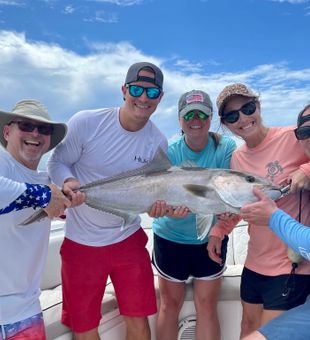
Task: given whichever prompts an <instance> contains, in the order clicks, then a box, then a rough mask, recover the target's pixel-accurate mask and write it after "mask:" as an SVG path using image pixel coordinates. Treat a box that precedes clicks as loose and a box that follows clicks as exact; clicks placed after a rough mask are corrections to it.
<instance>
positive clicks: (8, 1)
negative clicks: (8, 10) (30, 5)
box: [0, 0, 25, 7]
mask: <svg viewBox="0 0 310 340" xmlns="http://www.w3.org/2000/svg"><path fill="white" fill-rule="evenodd" d="M0 6H17V7H24V6H25V3H24V2H23V1H15V0H0Z"/></svg>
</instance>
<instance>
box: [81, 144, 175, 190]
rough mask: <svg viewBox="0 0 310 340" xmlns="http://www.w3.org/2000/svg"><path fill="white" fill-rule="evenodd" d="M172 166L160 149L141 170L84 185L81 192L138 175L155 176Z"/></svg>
mask: <svg viewBox="0 0 310 340" xmlns="http://www.w3.org/2000/svg"><path fill="white" fill-rule="evenodd" d="M171 166H172V165H171V163H170V161H169V159H168V157H167V155H166V154H165V152H164V151H163V150H162V149H161V148H158V150H157V151H156V154H155V156H154V158H153V159H152V161H151V162H150V163H148V164H146V165H144V166H142V167H141V168H138V169H134V170H129V171H126V172H122V173H120V174H118V175H116V176H112V177H109V178H105V179H100V180H98V181H94V182H92V183H89V184H86V185H83V186H82V187H81V188H80V189H79V190H80V191H83V190H84V189H88V188H91V187H93V186H95V185H97V184H104V183H111V182H114V181H117V180H120V179H123V178H130V177H133V176H137V175H140V176H145V175H149V174H153V173H156V172H159V171H165V170H168V169H169V168H171Z"/></svg>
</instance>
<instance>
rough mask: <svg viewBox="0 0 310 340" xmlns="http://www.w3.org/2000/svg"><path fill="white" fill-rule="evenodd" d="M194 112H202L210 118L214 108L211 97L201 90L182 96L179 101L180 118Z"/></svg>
mask: <svg viewBox="0 0 310 340" xmlns="http://www.w3.org/2000/svg"><path fill="white" fill-rule="evenodd" d="M192 110H200V111H202V112H204V113H205V114H206V115H208V116H210V115H211V114H212V112H213V106H212V102H211V99H210V97H209V95H208V94H207V93H205V92H203V91H201V90H192V91H189V92H186V93H184V94H182V96H181V97H180V99H179V117H183V116H184V115H186V113H187V112H189V111H192Z"/></svg>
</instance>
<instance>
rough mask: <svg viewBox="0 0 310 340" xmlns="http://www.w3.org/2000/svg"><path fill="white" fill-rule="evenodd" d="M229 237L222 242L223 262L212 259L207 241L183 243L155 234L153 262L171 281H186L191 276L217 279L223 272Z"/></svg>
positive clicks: (161, 273) (160, 272) (162, 274)
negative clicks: (220, 263) (219, 262)
mask: <svg viewBox="0 0 310 340" xmlns="http://www.w3.org/2000/svg"><path fill="white" fill-rule="evenodd" d="M227 242H228V237H227V236H225V238H224V239H223V242H222V250H221V258H222V260H223V264H222V265H219V264H218V263H216V262H214V261H212V260H211V259H210V257H209V254H208V251H207V243H203V244H183V243H176V242H172V241H169V240H166V239H164V238H162V237H160V236H158V235H156V234H154V249H153V256H152V263H153V265H154V266H155V268H156V269H157V271H158V272H159V274H160V275H161V276H163V277H164V278H166V279H167V280H171V281H181V282H184V281H186V280H187V279H188V278H189V277H194V278H204V279H210V280H211V279H215V278H217V277H219V276H221V274H222V273H223V271H224V269H225V260H226V252H227Z"/></svg>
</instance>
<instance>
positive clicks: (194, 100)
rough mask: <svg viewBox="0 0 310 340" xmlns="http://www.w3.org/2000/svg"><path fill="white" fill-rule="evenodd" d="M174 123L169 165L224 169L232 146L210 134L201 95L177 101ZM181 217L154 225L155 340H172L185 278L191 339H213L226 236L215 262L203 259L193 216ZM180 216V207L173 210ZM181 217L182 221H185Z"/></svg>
mask: <svg viewBox="0 0 310 340" xmlns="http://www.w3.org/2000/svg"><path fill="white" fill-rule="evenodd" d="M178 111H179V114H178V117H179V122H180V125H181V129H182V136H181V138H180V139H179V140H177V141H176V142H174V143H172V144H171V145H170V146H169V148H168V157H169V159H170V161H171V163H172V164H173V165H176V166H182V165H184V166H188V164H187V163H195V164H197V166H199V167H204V168H229V164H230V159H231V155H232V152H233V150H234V149H235V147H236V144H235V142H234V141H233V140H232V139H231V138H229V137H226V136H220V135H218V134H216V133H214V132H210V131H209V129H210V125H211V119H212V113H213V107H212V102H211V100H210V97H209V95H208V94H207V93H205V92H203V91H200V90H192V91H190V92H186V93H184V94H183V95H182V96H181V97H180V100H179V110H178ZM186 212H187V210H186V208H184V218H173V217H167V216H165V217H161V218H157V219H155V220H154V223H153V231H154V252H153V264H154V265H155V267H156V269H157V271H158V273H159V276H158V280H159V292H160V308H159V314H158V320H157V339H160V340H176V339H177V334H178V316H179V312H180V310H181V308H182V305H183V301H184V295H185V289H186V285H185V282H186V281H187V279H188V278H190V277H191V278H193V280H194V300H195V307H196V315H197V324H196V339H197V340H200V339H210V340H219V339H220V338H221V335H220V326H219V320H218V315H217V301H218V296H219V291H220V285H221V276H222V274H223V272H224V269H225V259H226V250H227V240H228V238H227V237H226V238H225V240H224V241H223V245H222V249H221V263H220V264H217V263H216V262H214V261H212V260H211V259H210V258H209V255H208V252H207V251H206V245H207V243H208V236H207V235H206V236H204V237H203V238H202V239H197V232H196V226H197V225H198V222H199V219H198V220H197V222H196V215H194V214H189V215H188V216H186ZM175 213H179V214H180V215H178V217H181V216H182V207H179V208H177V209H176V210H175ZM185 216H186V217H185Z"/></svg>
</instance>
